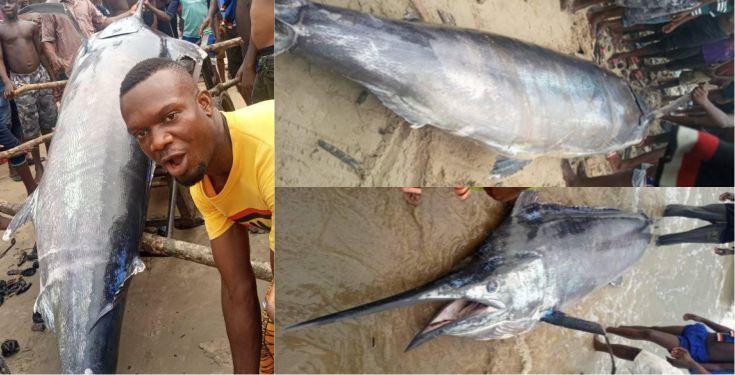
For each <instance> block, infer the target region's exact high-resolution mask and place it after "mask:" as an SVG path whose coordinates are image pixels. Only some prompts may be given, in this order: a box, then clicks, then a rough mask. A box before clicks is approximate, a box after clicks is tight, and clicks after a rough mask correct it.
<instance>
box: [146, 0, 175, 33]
mask: <svg viewBox="0 0 735 375" xmlns="http://www.w3.org/2000/svg"><path fill="white" fill-rule="evenodd" d="M143 4H145V7H146V9H148V10H150V11H151V12H153V14H155V15H156V18H157V19H160V20H161V21H163V22H171V15H169V14H168V12H164V11H162V10H160V9H158V8H157V7H154V6H153V5H151V3H150V1H149V0H144V1H143ZM167 10H168V9H167ZM154 22H155V21H154ZM156 26H157V25H156ZM152 29H154V30H155V29H156V28H155V27H152Z"/></svg>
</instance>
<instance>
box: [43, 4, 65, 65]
mask: <svg viewBox="0 0 735 375" xmlns="http://www.w3.org/2000/svg"><path fill="white" fill-rule="evenodd" d="M56 27H57V25H56V17H54V16H53V15H50V14H45V15H43V16H42V17H41V48H42V49H43V53H44V54H46V57H47V58H48V62H49V64H51V68H52V69H53V70H54V71H56V74H57V75H58V74H59V73H60V72H61V71H63V70H64V65H63V63H62V62H61V58H59V55H58V54H56V35H55V34H56V33H55V31H56Z"/></svg>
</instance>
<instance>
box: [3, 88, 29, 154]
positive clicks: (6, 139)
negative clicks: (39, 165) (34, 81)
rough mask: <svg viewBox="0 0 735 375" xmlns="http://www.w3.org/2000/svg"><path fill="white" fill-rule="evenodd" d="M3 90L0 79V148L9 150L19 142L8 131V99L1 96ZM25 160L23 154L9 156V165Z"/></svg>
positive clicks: (9, 113) (9, 122)
mask: <svg viewBox="0 0 735 375" xmlns="http://www.w3.org/2000/svg"><path fill="white" fill-rule="evenodd" d="M3 90H5V85H4V84H3V82H2V81H0V145H2V147H0V149H2V150H9V149H11V148H13V147H15V146H18V145H19V144H20V142H18V138H15V136H14V135H13V133H11V132H10V126H11V125H12V123H11V117H10V116H11V112H10V103H8V101H7V100H5V98H4V97H3V96H2V95H3V94H2V93H3ZM25 161H26V155H25V154H22V155H18V156H16V157H12V158H10V165H12V166H18V165H21V164H23V163H25Z"/></svg>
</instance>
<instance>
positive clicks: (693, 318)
mask: <svg viewBox="0 0 735 375" xmlns="http://www.w3.org/2000/svg"><path fill="white" fill-rule="evenodd" d="M682 319H684V320H691V321H693V322H701V321H702V317H701V316H699V315H697V314H692V313H686V314H684V316H683V317H682Z"/></svg>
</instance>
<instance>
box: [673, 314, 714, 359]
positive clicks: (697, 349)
mask: <svg viewBox="0 0 735 375" xmlns="http://www.w3.org/2000/svg"><path fill="white" fill-rule="evenodd" d="M708 336H709V332H708V331H707V327H705V325H704V324H702V323H696V324H690V325H688V326H685V327H684V330H682V332H681V336H679V345H680V346H681V347H682V348H684V349H686V350H688V351H689V354H691V355H692V358H693V359H694V360H695V361H697V362H699V363H707V362H709V351H707V337H708Z"/></svg>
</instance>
